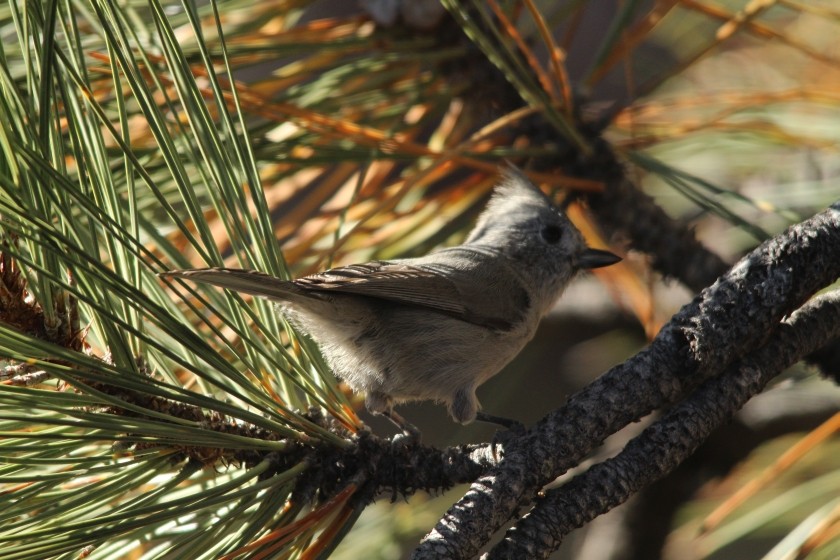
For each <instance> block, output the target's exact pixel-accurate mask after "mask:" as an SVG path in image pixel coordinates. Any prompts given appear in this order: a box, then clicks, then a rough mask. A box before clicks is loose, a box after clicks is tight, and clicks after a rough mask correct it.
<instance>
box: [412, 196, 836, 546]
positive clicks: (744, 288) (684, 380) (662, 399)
mask: <svg viewBox="0 0 840 560" xmlns="http://www.w3.org/2000/svg"><path fill="white" fill-rule="evenodd" d="M838 275H840V207H837V208H835V207H832V208H830V209H828V210H826V211H825V212H822V213H820V214H817V215H816V216H814V217H812V218H811V219H809V220H806V221H805V222H802V223H800V224H797V225H795V226H793V227H791V228H789V229H788V230H787V231H786V232H784V233H783V234H781V235H779V236H777V237H775V238H773V239H771V240H769V241H767V242H766V243H764V244H762V245H761V246H760V247H759V248H758V249H756V250H755V251H753V252H752V253H751V254H749V255H747V256H746V257H745V258H744V259H742V260H741V261H740V262H739V263H738V264H737V265H736V266H735V267H733V268H732V269H731V270H730V271H729V272H728V273H727V274H726V275H724V276H723V277H721V278H720V279H719V280H718V281H717V282H716V283H715V284H714V285H712V286H710V287H709V288H707V289H705V290H704V291H703V292H702V293H701V294H700V295H698V296H697V297H696V298H695V299H694V301H692V302H691V303H690V304H688V305H686V306H685V307H684V308H683V309H682V310H680V312H679V313H677V314H676V315H675V316H674V317H673V318H672V320H671V321H670V322H669V323H668V324H667V325H666V326H665V327H663V329H662V330H661V331H660V333H659V335H658V336H657V337H656V339H655V340H654V341H653V342H652V343H651V344H650V346H649V347H648V348H646V349H645V350H643V351H642V352H640V353H639V354H637V355H636V356H635V357H633V358H631V359H630V360H627V361H626V362H625V363H623V364H621V365H619V366H617V367H615V368H613V369H612V370H610V371H609V372H607V373H606V374H605V375H603V376H602V377H600V378H599V379H597V380H596V381H595V382H593V383H592V384H591V385H589V386H588V387H587V388H585V389H584V390H582V391H581V392H579V393H578V394H577V395H575V396H573V397H572V398H571V399H570V400H569V401H568V403H567V404H566V405H565V406H563V407H562V408H560V409H559V410H557V411H555V412H554V413H552V414H550V415H548V416H547V417H546V418H544V419H543V420H542V421H541V422H540V423H538V424H537V425H536V426H535V427H534V428H533V429H532V430H531V431H529V432H528V433H527V434H526V435H525V436H524V437H522V438H520V439H519V440H517V441H514V442H512V444H511V445H510V446H509V448H508V449H506V455H505V457H504V459H503V460H502V461H501V463H500V465H499V466H498V467H496V468H494V469H492V470H491V471H490V472H489V473H488V474H486V475H484V476H482V477H481V478H479V479H478V480H477V481H476V482H475V483H473V485H472V487H471V488H470V490H469V491H468V492H467V494H466V495H465V496H464V497H463V498H462V499H461V500H460V501H459V502H458V503H456V504H455V505H454V506H452V508H450V510H449V511H448V512H447V513H446V515H445V516H444V518H443V519H441V521H439V522H438V524H437V525H436V526H435V528H434V529H433V530H432V531H431V532H430V533H429V535H427V536H426V538H425V539H424V540H423V541H422V542H421V544H420V546H419V547H418V548H417V549H416V550H415V553H414V556H413V558H415V559H422V558H440V557H447V558H470V557H472V556H474V555H475V554H476V553H477V551H478V550H479V548H480V547H481V546H483V545H484V544H485V543H486V542H487V541H488V539H489V538H490V536H491V535H492V534H493V532H495V531H496V530H498V529H499V528H500V527H501V526H502V525H503V524H504V523H505V522H507V520H508V519H510V518H511V516H512V515H513V513H514V512H515V511H516V509H517V508H518V507H520V506H521V505H522V504H523V503H526V502H528V501H529V500H531V499H532V498H533V496H534V495H535V493H536V492H537V490H539V488H541V487H542V486H543V485H544V484H545V483H547V482H548V481H549V480H552V479H553V478H555V477H556V476H558V475H560V474H562V473H563V472H564V471H565V470H567V469H568V468H570V467H572V466H574V465H576V464H577V463H578V462H579V461H580V460H581V458H582V457H584V456H585V455H586V454H587V453H589V452H590V451H591V450H592V449H594V448H595V447H596V446H597V445H599V444H600V443H601V442H602V441H603V440H604V439H605V438H606V437H607V436H608V435H610V434H612V433H614V432H616V431H617V430H619V429H621V428H622V427H623V426H625V425H627V424H628V423H629V422H632V421H634V420H637V419H639V418H641V417H642V416H644V415H646V414H648V413H650V412H651V411H652V410H654V409H656V408H659V407H662V406H664V405H668V404H673V403H675V402H677V401H678V400H679V399H680V398H682V397H683V396H684V395H686V394H687V393H688V392H690V391H691V390H692V389H693V388H694V387H696V386H697V385H698V384H699V383H701V382H702V381H704V380H705V379H707V378H708V377H710V376H712V375H716V374H717V373H719V372H720V371H722V370H723V369H724V368H725V367H726V366H727V365H729V364H730V363H732V362H733V361H735V360H737V359H739V358H741V357H743V356H745V355H746V354H747V353H749V352H751V351H753V350H755V349H756V348H758V347H760V346H761V345H762V344H764V343H765V342H766V340H767V339H768V337H769V336H770V335H771V334H772V333H773V331H774V330H775V328H776V327H777V326H778V323H779V321H781V320H782V319H783V318H784V317H785V316H787V315H789V314H790V313H791V312H793V311H794V310H795V309H797V308H798V307H799V306H800V305H802V303H803V302H804V301H806V300H807V299H808V298H809V297H810V296H811V295H812V294H814V293H815V292H816V291H817V290H819V289H820V288H822V287H824V286H826V285H828V284H830V283H831V282H833V281H834V280H835V279H836V278H837V277H838Z"/></svg>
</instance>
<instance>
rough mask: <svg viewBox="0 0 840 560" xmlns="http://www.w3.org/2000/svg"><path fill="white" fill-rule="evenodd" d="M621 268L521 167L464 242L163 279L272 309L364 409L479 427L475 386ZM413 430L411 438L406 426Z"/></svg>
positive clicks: (188, 273)
mask: <svg viewBox="0 0 840 560" xmlns="http://www.w3.org/2000/svg"><path fill="white" fill-rule="evenodd" d="M619 260H621V259H620V258H619V257H617V256H616V255H614V254H612V253H609V252H607V251H601V250H597V249H589V248H587V247H586V244H585V243H584V241H583V237H582V236H581V234H580V232H578V230H577V229H576V228H575V226H574V225H572V223H571V222H570V221H569V219H568V218H567V217H566V216H565V215H564V214H563V213H562V212H561V211H560V210H559V209H557V208H556V207H555V206H553V205H552V203H551V201H550V200H549V199H548V197H547V196H545V195H544V194H543V193H542V191H540V190H539V189H538V188H537V187H536V186H534V185H533V184H531V183H530V182H529V181H528V180H527V179H526V178H525V177H524V176H523V175H522V174H521V173H519V172H518V171H517V170H515V169H511V170H510V171H508V172H507V173H506V174H505V176H504V178H503V180H502V181H501V183H500V184H499V185H498V186H497V187H496V188H495V189H494V192H493V195H492V197H491V198H490V201H489V202H488V204H487V207H486V209H485V210H484V212H483V213H482V214H481V216H480V217H479V219H478V222H477V223H476V225H475V227H474V228H473V230H472V231H471V232H470V234H469V236H468V237H467V240H466V241H465V242H464V243H463V244H462V245H458V246H456V247H450V248H446V249H441V250H438V251H435V252H432V253H430V254H428V255H426V256H423V257H418V258H410V259H394V260H390V261H373V262H368V263H363V264H353V265H349V266H342V267H338V268H333V269H330V270H327V271H324V272H321V273H318V274H314V275H312V276H306V277H303V278H298V279H297V280H292V281H286V280H281V279H279V278H275V277H273V276H269V275H267V274H263V273H261V272H257V271H251V270H239V269H227V268H205V269H193V270H176V271H171V272H165V273H163V274H161V276H168V277H173V276H174V277H181V278H188V279H190V280H194V281H196V282H205V283H209V284H213V285H216V286H219V287H222V288H227V289H230V290H235V291H238V292H244V293H248V294H253V295H256V296H261V297H265V298H269V299H272V300H276V301H278V302H280V304H279V307H280V310H281V312H282V313H283V315H285V316H286V317H287V318H288V319H289V321H291V323H292V324H293V325H294V326H295V327H297V328H298V329H300V330H301V331H303V332H305V333H307V334H309V336H311V337H312V338H313V339H314V340H315V342H316V343H317V344H318V346H319V347H320V349H321V352H322V353H323V355H324V358H325V359H326V362H327V363H328V364H329V366H330V367H331V368H332V370H333V372H334V373H335V374H336V375H337V376H338V377H340V378H341V379H343V380H345V381H346V382H347V383H348V384H349V385H350V387H351V388H352V389H353V390H354V391H356V392H358V393H364V394H365V395H366V397H365V405H366V406H367V409H368V410H369V411H370V412H372V413H375V414H384V415H385V416H387V417H389V418H391V419H392V420H394V421H395V422H397V423H398V424H399V425H401V426H402V427H403V428H408V427H409V426H410V425H409V424H408V423H407V422H405V420H403V419H402V418H401V417H400V416H399V415H398V414H396V413H395V412H394V411H393V406H394V404H396V403H402V402H407V401H416V400H433V401H437V402H441V403H444V404H446V406H447V408H448V410H449V414H450V415H451V416H452V418H453V419H454V420H455V421H456V422H460V423H462V424H468V423H470V422H472V421H473V420H475V419H476V418H478V419H479V420H486V421H491V422H496V423H501V424H504V425H509V424H511V422H510V421H507V420H505V419H503V418H499V417H495V416H492V415H489V414H485V413H481V412H480V411H479V408H480V406H479V403H478V399H477V398H476V396H475V391H476V388H477V387H478V386H479V385H481V384H482V383H484V382H485V381H487V380H488V379H489V378H490V377H492V376H494V375H496V374H497V373H498V372H499V370H501V369H502V367H504V366H505V364H507V363H508V362H509V361H510V360H511V359H513V357H514V356H516V354H518V353H519V351H520V350H521V349H522V347H523V346H525V344H526V343H527V342H528V341H529V340H531V338H532V337H533V336H534V333H535V332H536V330H537V325H538V324H539V322H540V319H541V318H542V317H543V315H545V314H546V313H547V312H548V310H549V309H550V308H551V306H552V305H553V304H554V302H555V301H556V300H557V298H559V297H560V295H561V293H562V292H563V289H564V288H565V287H566V285H567V284H568V283H569V281H570V280H571V279H572V278H573V277H574V276H575V274H576V273H577V272H578V271H579V270H581V269H590V268H597V267H602V266H608V265H611V264H613V263H616V262H618V261H619ZM408 431H412V430H411V429H408Z"/></svg>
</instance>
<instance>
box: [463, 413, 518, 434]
mask: <svg viewBox="0 0 840 560" xmlns="http://www.w3.org/2000/svg"><path fill="white" fill-rule="evenodd" d="M475 419H476V420H478V421H479V422H486V423H488V424H496V425H497V426H501V427H503V428H507V429H508V430H510V431H512V432H521V431H524V430H525V426H524V425H523V424H522V422H520V421H518V420H512V419H510V418H505V417H504V416H496V415H495V414H488V413H487V412H483V411H481V410H479V411H478V412H476V413H475Z"/></svg>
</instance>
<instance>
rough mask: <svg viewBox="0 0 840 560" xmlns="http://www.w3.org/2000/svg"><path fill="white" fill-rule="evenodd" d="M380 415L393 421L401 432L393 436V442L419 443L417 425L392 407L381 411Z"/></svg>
mask: <svg viewBox="0 0 840 560" xmlns="http://www.w3.org/2000/svg"><path fill="white" fill-rule="evenodd" d="M382 416H384V417H385V418H387V419H388V420H390V421H391V422H393V423H394V424H395V425H396V426H397V427H398V428H399V429H400V430H402V433H401V434H397V435H396V436H394V443H397V442H399V443H419V442H420V430H418V429H417V426H415V425H414V424H412V423H411V422H409V421H408V420H406V419H405V418H403V417H402V416H400V415H399V414H397V413H396V412H395V411H394V409H393V408H389V409H387V410H384V411H382Z"/></svg>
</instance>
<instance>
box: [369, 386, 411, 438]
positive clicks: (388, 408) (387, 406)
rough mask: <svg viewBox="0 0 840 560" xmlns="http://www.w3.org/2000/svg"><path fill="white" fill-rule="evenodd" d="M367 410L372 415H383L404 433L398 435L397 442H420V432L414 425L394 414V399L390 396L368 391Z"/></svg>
mask: <svg viewBox="0 0 840 560" xmlns="http://www.w3.org/2000/svg"><path fill="white" fill-rule="evenodd" d="M365 408H367V409H368V412H370V413H371V414H381V415H382V416H384V417H385V418H387V419H388V420H390V421H391V422H393V423H394V425H396V426H397V427H398V428H399V429H400V430H401V431H402V434H398V435H397V437H396V438H395V441H397V439H403V440H406V441H408V442H419V441H420V430H418V429H417V427H416V426H415V425H414V424H412V423H411V422H409V421H408V420H406V419H405V418H403V417H402V416H400V415H399V414H397V413H396V412H394V399H392V398H391V397H390V395H387V394H385V393H382V392H379V391H368V392H367V394H366V395H365Z"/></svg>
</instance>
